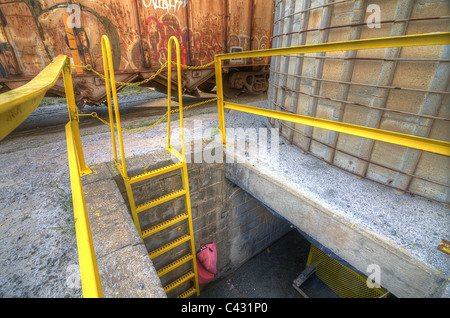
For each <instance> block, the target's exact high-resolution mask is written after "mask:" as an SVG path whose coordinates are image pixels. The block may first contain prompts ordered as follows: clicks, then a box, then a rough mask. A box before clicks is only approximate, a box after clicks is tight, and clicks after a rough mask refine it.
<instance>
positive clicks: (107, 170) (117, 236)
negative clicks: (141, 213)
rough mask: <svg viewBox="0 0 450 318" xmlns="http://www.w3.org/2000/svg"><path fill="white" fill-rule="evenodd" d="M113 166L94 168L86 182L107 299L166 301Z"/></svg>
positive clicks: (95, 246)
mask: <svg viewBox="0 0 450 318" xmlns="http://www.w3.org/2000/svg"><path fill="white" fill-rule="evenodd" d="M110 166H111V164H110V163H105V164H101V165H97V166H95V167H93V170H94V173H93V174H92V175H90V176H86V177H85V178H84V180H83V187H84V194H85V199H86V206H87V210H88V215H89V222H90V226H91V231H92V239H93V241H94V248H95V254H96V258H97V264H98V267H99V273H100V281H101V283H102V289H103V294H104V297H105V298H108V297H133V298H137V297H145V298H155V297H160V298H161V297H164V298H165V297H166V293H165V291H164V289H163V287H162V285H161V281H160V280H159V277H158V275H157V273H156V270H155V268H154V266H153V263H152V261H151V260H150V257H149V256H148V252H147V250H146V248H145V246H144V244H143V242H142V240H141V238H140V237H139V234H138V232H137V230H136V227H135V226H134V223H133V220H132V218H131V216H130V214H129V212H128V209H127V207H126V205H125V202H124V201H123V199H122V196H121V194H120V192H119V190H118V188H117V184H116V183H115V182H114V180H113V179H112V177H113V176H114V172H113V169H112V168H111V167H110Z"/></svg>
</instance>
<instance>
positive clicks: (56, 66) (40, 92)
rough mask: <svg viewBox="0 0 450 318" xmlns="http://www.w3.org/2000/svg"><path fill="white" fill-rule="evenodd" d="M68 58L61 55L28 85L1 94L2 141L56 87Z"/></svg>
mask: <svg viewBox="0 0 450 318" xmlns="http://www.w3.org/2000/svg"><path fill="white" fill-rule="evenodd" d="M66 59H67V56H65V55H59V56H58V57H56V58H55V59H54V60H53V61H52V62H51V63H50V64H49V65H48V66H47V67H46V68H45V69H44V70H42V71H41V72H40V73H39V74H38V75H37V76H36V77H35V78H33V79H32V80H31V81H30V82H28V83H27V84H25V85H23V86H21V87H19V88H16V89H13V90H11V91H9V92H6V93H3V94H1V98H0V140H2V139H3V138H5V137H6V136H8V135H9V134H10V133H11V132H12V131H13V130H14V129H16V128H17V127H18V126H19V125H20V124H21V123H22V122H23V121H24V120H25V119H27V118H28V116H30V114H31V113H32V112H33V111H34V110H35V109H36V108H37V107H38V106H39V104H40V103H41V100H42V98H44V96H45V93H47V91H48V90H49V89H50V88H51V87H53V85H55V83H56V81H57V80H58V77H59V76H60V75H61V70H62V68H63V67H64V65H65V63H66Z"/></svg>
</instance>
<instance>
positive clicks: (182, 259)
mask: <svg viewBox="0 0 450 318" xmlns="http://www.w3.org/2000/svg"><path fill="white" fill-rule="evenodd" d="M192 259H193V256H192V254H186V255H184V256H183V257H180V258H179V259H177V260H176V261H174V262H172V263H170V264H169V265H167V266H165V267H163V268H161V269H160V270H158V272H157V273H158V276H159V277H161V276H163V275H165V274H167V273H168V272H170V271H171V270H174V269H175V268H177V267H178V266H181V265H183V264H184V263H186V262H188V261H190V260H192Z"/></svg>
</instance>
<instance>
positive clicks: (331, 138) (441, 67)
mask: <svg viewBox="0 0 450 318" xmlns="http://www.w3.org/2000/svg"><path fill="white" fill-rule="evenodd" d="M275 2H276V4H275V12H276V13H275V21H274V36H273V38H272V40H273V47H285V46H293V45H299V44H303V43H305V44H310V43H323V42H336V41H347V40H357V39H368V38H379V37H388V36H395V35H411V34H423V33H430V32H442V31H448V30H449V29H450V24H449V19H448V16H449V13H450V5H449V4H448V1H442V0H429V1H410V0H389V1H375V0H374V1H364V0H349V1H344V0H339V1H338V0H336V1H332V0H276V1H275ZM369 5H375V6H376V8H379V11H380V15H379V18H380V19H379V22H380V24H379V27H374V26H373V25H368V22H370V21H372V19H371V15H372V14H373V12H374V11H373V10H371V9H369V10H368V8H369ZM449 59H450V48H449V47H448V46H447V47H446V46H426V47H405V48H387V49H372V50H359V51H345V52H344V51H343V52H328V53H324V54H320V53H319V54H305V55H304V56H291V57H277V58H276V59H274V61H275V62H274V63H272V65H271V83H270V85H271V89H270V90H269V101H270V102H271V105H272V109H276V110H287V111H291V112H294V113H298V114H301V115H309V116H315V117H318V118H324V119H331V120H335V121H342V122H346V123H350V124H356V125H362V126H367V127H373V128H379V129H384V130H390V131H395V132H400V133H405V134H410V135H417V136H421V137H428V138H433V139H438V140H443V141H447V142H448V141H449V140H450V134H449V131H450V114H449V111H448V109H449V106H448V105H449V101H450V100H449V86H448V85H449V74H450V69H449V67H450V66H449ZM273 124H274V125H275V126H277V127H280V130H281V134H282V135H283V136H285V137H286V138H287V139H288V140H289V141H291V142H293V143H294V144H296V145H297V146H298V147H299V148H301V149H302V150H304V151H305V152H308V153H310V154H312V155H314V156H316V157H318V158H321V159H323V160H325V161H327V162H329V163H331V164H333V165H336V166H337V167H339V168H342V169H344V170H347V171H349V172H351V173H353V174H355V175H357V176H360V177H363V178H368V179H371V180H373V181H376V182H379V183H382V184H384V185H387V186H389V187H393V188H395V189H397V190H399V191H405V192H409V193H412V194H418V195H422V196H425V197H427V198H431V199H435V200H438V201H442V202H447V203H448V202H450V197H449V194H450V190H449V189H450V186H449V181H450V158H448V157H445V156H440V155H437V154H431V153H427V152H422V151H418V150H413V149H409V148H407V147H402V146H395V145H391V144H387V143H383V142H378V141H373V140H370V139H365V138H360V137H356V136H350V135H346V134H342V133H336V132H331V131H327V130H324V129H318V128H314V129H313V128H310V127H308V126H304V125H300V124H295V125H293V124H290V123H284V122H282V121H274V122H273Z"/></svg>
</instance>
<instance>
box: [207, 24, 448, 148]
mask: <svg viewBox="0 0 450 318" xmlns="http://www.w3.org/2000/svg"><path fill="white" fill-rule="evenodd" d="M448 44H450V32H439V33H429V34H416V35H403V36H394V37H386V38H375V39H363V40H353V41H342V42H331V43H320V44H309V45H303V46H293V47H286V48H275V49H265V50H257V51H247V52H237V53H224V54H218V55H216V56H215V61H216V84H217V98H218V101H217V105H218V113H219V114H218V115H219V123H220V130H221V132H222V143H223V144H224V145H226V137H225V123H224V113H223V109H224V108H227V109H233V110H238V111H242V112H247V113H251V114H256V115H260V116H266V117H270V118H276V119H280V120H285V121H290V122H294V123H299V124H303V125H308V126H312V127H318V128H323V129H328V130H332V131H337V132H342V133H346V134H350V135H355V136H359V137H364V138H369V139H373V140H379V141H384V142H388V143H392V144H397V145H402V146H406V147H410V148H415V149H419V150H425V151H429V152H433V153H437V154H441V155H445V156H450V143H448V142H445V141H440V140H434V139H429V138H423V137H418V136H414V135H406V134H401V133H397V132H392V131H387V130H382V129H375V128H370V127H365V126H358V125H352V124H347V123H344V122H338V121H332V120H325V119H320V118H316V117H309V116H301V115H298V114H291V113H288V112H282V111H275V110H268V109H263V108H257V107H251V106H246V105H241V104H237V103H230V102H224V101H223V88H222V76H221V75H222V70H221V65H220V62H221V61H222V60H230V59H235V58H254V57H265V56H275V55H289V54H305V53H318V52H333V51H348V50H364V49H378V48H389V47H404V46H423V45H448Z"/></svg>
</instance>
